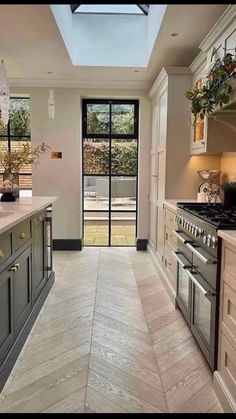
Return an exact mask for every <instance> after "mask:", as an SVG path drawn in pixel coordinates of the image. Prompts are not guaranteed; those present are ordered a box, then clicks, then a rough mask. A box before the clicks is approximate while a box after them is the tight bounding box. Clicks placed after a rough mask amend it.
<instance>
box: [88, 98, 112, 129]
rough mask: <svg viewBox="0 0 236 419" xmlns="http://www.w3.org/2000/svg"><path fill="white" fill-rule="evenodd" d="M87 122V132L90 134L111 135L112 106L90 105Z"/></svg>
mask: <svg viewBox="0 0 236 419" xmlns="http://www.w3.org/2000/svg"><path fill="white" fill-rule="evenodd" d="M86 121H87V122H86V123H87V126H86V132H87V133H88V134H109V132H110V105H109V104H100V103H95V104H92V103H88V104H87V119H86Z"/></svg>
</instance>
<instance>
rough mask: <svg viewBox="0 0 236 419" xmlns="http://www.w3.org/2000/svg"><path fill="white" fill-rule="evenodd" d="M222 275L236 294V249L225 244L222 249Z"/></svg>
mask: <svg viewBox="0 0 236 419" xmlns="http://www.w3.org/2000/svg"><path fill="white" fill-rule="evenodd" d="M222 274H223V280H224V281H226V282H227V283H228V284H229V285H230V286H231V288H233V290H234V291H235V292H236V247H234V246H232V245H231V244H229V243H227V242H223V248H222Z"/></svg>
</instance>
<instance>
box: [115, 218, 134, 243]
mask: <svg viewBox="0 0 236 419" xmlns="http://www.w3.org/2000/svg"><path fill="white" fill-rule="evenodd" d="M135 243H136V213H135V212H112V214H111V245H114V246H135Z"/></svg>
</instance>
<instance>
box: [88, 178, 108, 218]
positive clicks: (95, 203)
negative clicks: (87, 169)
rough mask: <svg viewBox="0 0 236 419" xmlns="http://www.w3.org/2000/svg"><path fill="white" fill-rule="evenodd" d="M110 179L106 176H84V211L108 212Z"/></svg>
mask: <svg viewBox="0 0 236 419" xmlns="http://www.w3.org/2000/svg"><path fill="white" fill-rule="evenodd" d="M108 208H109V179H108V178H107V177H106V176H84V209H85V210H89V211H91V210H98V209H99V210H106V211H107V210H108Z"/></svg>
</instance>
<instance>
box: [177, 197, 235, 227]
mask: <svg viewBox="0 0 236 419" xmlns="http://www.w3.org/2000/svg"><path fill="white" fill-rule="evenodd" d="M177 207H178V208H182V209H183V210H185V211H187V212H189V213H190V214H193V215H195V216H196V217H199V218H201V219H202V220H204V221H206V222H208V223H210V224H212V225H213V226H215V227H216V228H217V229H218V228H224V229H232V230H235V229H236V207H230V208H226V207H224V206H223V205H221V204H202V203H198V202H196V203H185V202H178V203H177Z"/></svg>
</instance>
